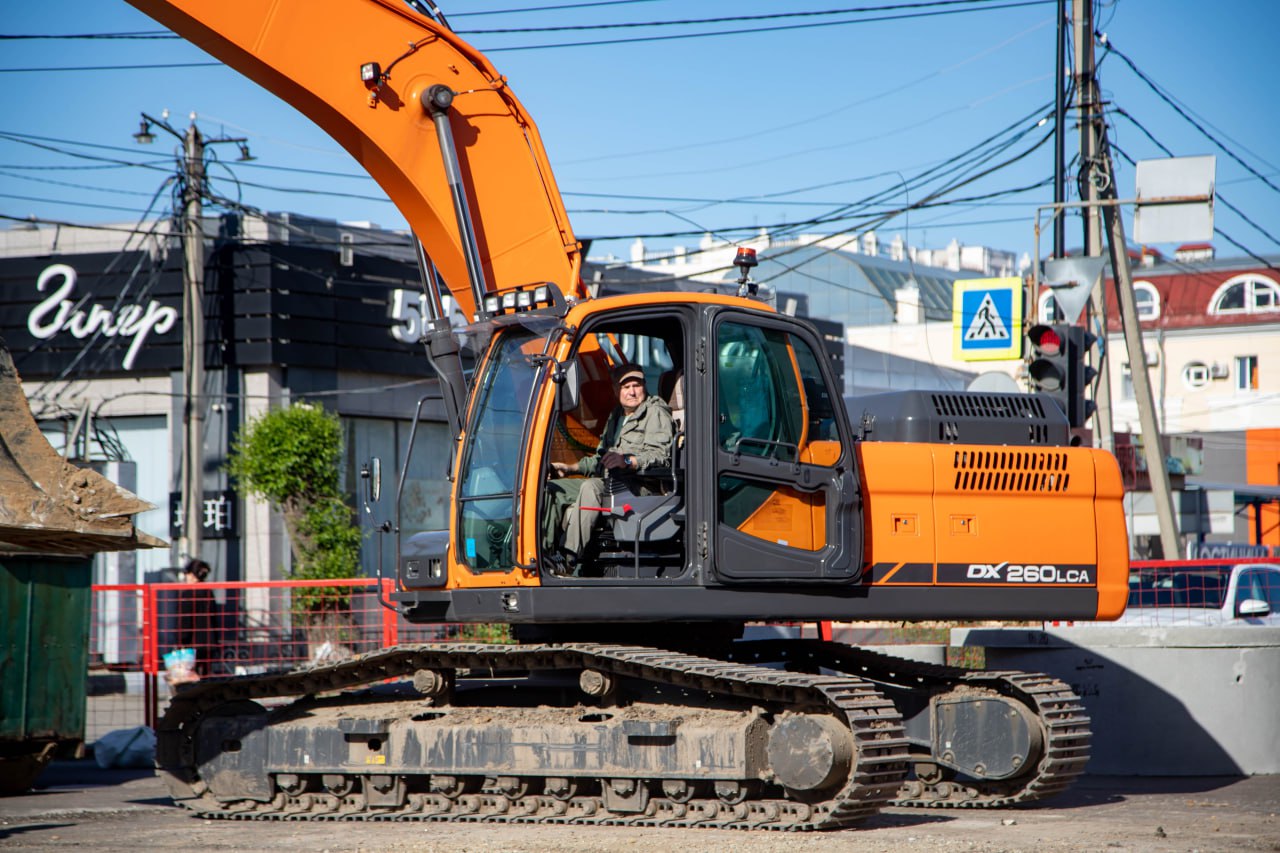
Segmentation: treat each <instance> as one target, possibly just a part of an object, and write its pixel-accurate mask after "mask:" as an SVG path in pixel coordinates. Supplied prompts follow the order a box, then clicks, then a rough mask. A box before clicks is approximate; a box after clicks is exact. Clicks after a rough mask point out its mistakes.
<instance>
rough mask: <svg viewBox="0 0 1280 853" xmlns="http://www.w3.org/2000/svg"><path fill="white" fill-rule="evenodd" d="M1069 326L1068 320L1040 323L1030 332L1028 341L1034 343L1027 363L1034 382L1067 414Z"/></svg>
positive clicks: (1038, 389) (1033, 383)
mask: <svg viewBox="0 0 1280 853" xmlns="http://www.w3.org/2000/svg"><path fill="white" fill-rule="evenodd" d="M1070 329H1071V327H1070V326H1068V325H1066V324H1065V323H1053V324H1045V323H1041V324H1039V325H1035V326H1032V327H1031V329H1030V330H1029V331H1028V332H1027V342H1028V343H1030V344H1031V363H1030V364H1028V365H1027V374H1028V375H1029V376H1030V377H1031V386H1032V388H1033V389H1034V390H1036V391H1038V392H1040V393H1041V394H1048V395H1049V396H1050V397H1052V398H1053V401H1054V402H1055V403H1057V404H1058V408H1060V409H1062V413H1063V414H1064V415H1067V416H1068V418H1069V417H1070V408H1071V407H1070V404H1069V403H1068V400H1069V399H1070V398H1069V395H1068V393H1067V386H1068V384H1069V383H1070V377H1071V366H1070V364H1069V362H1068V360H1067V346H1068V344H1067V337H1068V334H1069V332H1070Z"/></svg>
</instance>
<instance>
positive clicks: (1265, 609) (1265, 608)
mask: <svg viewBox="0 0 1280 853" xmlns="http://www.w3.org/2000/svg"><path fill="white" fill-rule="evenodd" d="M1236 615H1237V616H1240V617H1241V618H1254V619H1257V618H1261V617H1263V616H1270V615H1271V605H1270V604H1267V602H1265V601H1263V600H1262V599H1261V598H1246V599H1245V600H1244V601H1242V602H1240V606H1238V607H1237V608H1236Z"/></svg>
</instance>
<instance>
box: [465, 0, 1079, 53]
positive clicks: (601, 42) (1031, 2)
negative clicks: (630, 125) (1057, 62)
mask: <svg viewBox="0 0 1280 853" xmlns="http://www.w3.org/2000/svg"><path fill="white" fill-rule="evenodd" d="M1054 2H1057V0H1017V2H1006V3H1003V4H1001V5H992V6H977V7H972V8H963V9H938V10H935V11H932V12H905V13H903V14H900V15H879V16H875V17H868V18H854V19H851V20H848V21H822V22H817V23H807V24H779V25H778V26H773V27H748V28H745V29H733V30H709V31H706V32H700V33H669V34H666V35H654V36H636V37H634V38H617V39H598V40H595V41H577V42H556V43H552V44H526V45H516V46H512V47H489V48H485V49H484V52H485V53H504V52H508V51H516V50H548V49H552V48H560V47H600V46H605V45H614V44H638V43H641V42H655V41H677V40H683V39H693V38H708V37H713V36H733V35H750V34H754V33H774V32H782V31H785V30H807V29H813V28H815V27H840V26H846V25H848V24H872V23H879V22H884V21H902V20H911V19H913V18H932V17H939V16H942V15H958V14H968V13H971V12H988V11H998V10H1000V9H1018V8H1022V7H1024V6H1042V5H1044V4H1045V3H1054Z"/></svg>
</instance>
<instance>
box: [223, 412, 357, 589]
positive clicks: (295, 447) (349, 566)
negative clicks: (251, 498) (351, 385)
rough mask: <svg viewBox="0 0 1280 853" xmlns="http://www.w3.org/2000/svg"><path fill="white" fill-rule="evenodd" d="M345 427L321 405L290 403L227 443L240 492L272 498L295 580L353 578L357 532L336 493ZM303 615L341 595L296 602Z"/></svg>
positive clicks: (355, 570)
mask: <svg viewBox="0 0 1280 853" xmlns="http://www.w3.org/2000/svg"><path fill="white" fill-rule="evenodd" d="M341 461H342V425H341V423H340V422H339V420H338V417H337V416H336V415H333V414H330V413H328V412H326V411H325V410H324V409H322V408H320V407H319V406H312V405H309V404H306V403H295V404H293V405H291V406H288V407H287V408H281V409H273V410H271V411H269V412H267V413H266V414H264V415H262V416H261V417H258V418H254V419H253V420H251V421H249V422H248V423H247V424H245V425H244V427H243V428H242V429H241V430H240V432H239V434H238V435H237V436H236V439H235V440H234V441H233V442H232V446H231V457H230V462H229V464H228V466H227V467H228V470H229V471H230V473H231V476H232V477H234V478H235V480H236V482H237V484H238V485H239V486H240V487H241V489H242V490H243V491H246V492H248V493H249V494H252V495H255V496H257V497H260V498H263V499H265V500H267V501H269V502H270V503H271V504H272V505H274V506H275V507H276V508H278V509H279V510H280V511H281V512H282V513H283V514H284V519H285V526H286V527H287V528H288V531H289V540H290V542H291V543H292V545H293V554H294V568H293V573H292V575H293V577H294V578H296V579H299V580H332V579H336V578H352V577H356V576H357V573H358V572H357V570H358V567H359V565H360V529H359V528H358V527H357V526H356V525H355V523H354V522H353V520H352V517H351V516H352V513H351V509H350V508H349V507H348V506H347V505H346V503H345V502H344V501H343V498H342V493H341V491H340V490H339V488H338V469H339V465H340V463H341ZM299 599H300V601H301V602H302V603H303V606H304V607H305V608H306V609H308V610H317V609H325V608H327V607H329V606H332V605H337V604H339V603H341V602H345V600H346V595H344V594H339V590H329V589H316V590H309V591H306V592H304V593H303V594H302V595H301V596H300V597H299Z"/></svg>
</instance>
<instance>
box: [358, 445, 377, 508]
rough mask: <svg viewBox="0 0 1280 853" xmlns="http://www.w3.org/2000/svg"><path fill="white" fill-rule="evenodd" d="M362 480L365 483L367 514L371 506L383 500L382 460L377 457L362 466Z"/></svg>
mask: <svg viewBox="0 0 1280 853" xmlns="http://www.w3.org/2000/svg"><path fill="white" fill-rule="evenodd" d="M360 479H361V480H364V481H365V502H364V509H365V512H368V511H369V504H371V503H377V502H378V501H379V500H380V499H381V498H382V460H381V459H379V458H378V457H377V456H375V457H373V459H371V460H369V461H368V462H366V463H365V464H363V465H361V466H360Z"/></svg>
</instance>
